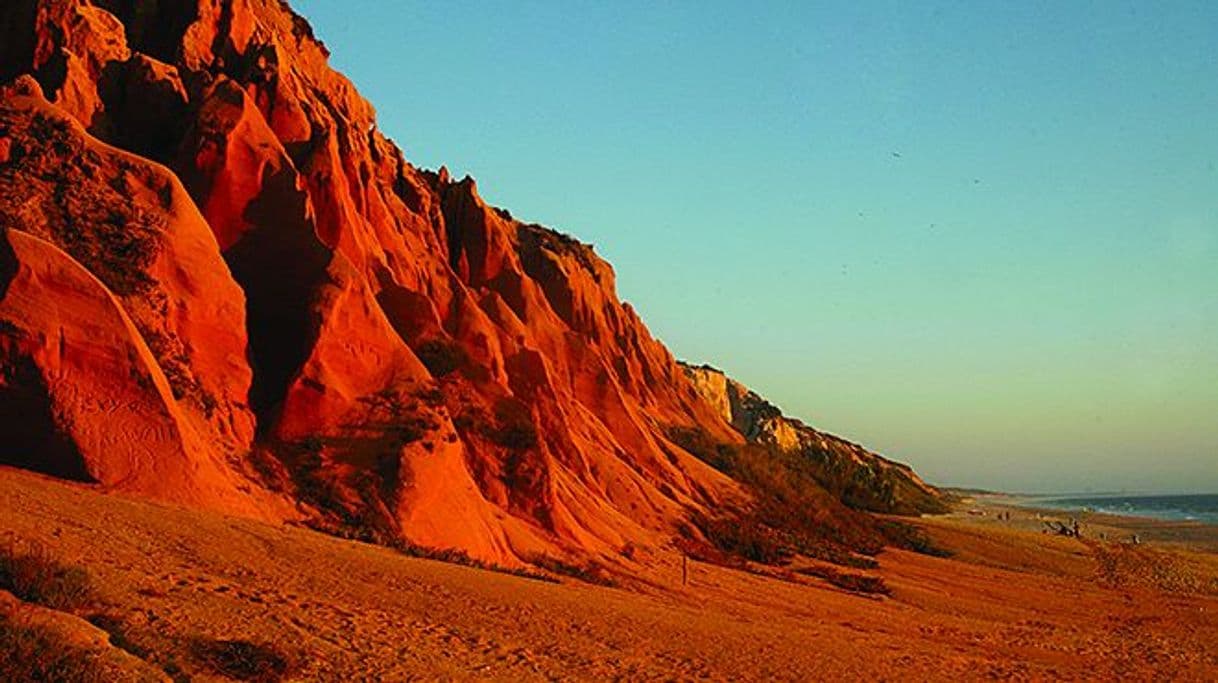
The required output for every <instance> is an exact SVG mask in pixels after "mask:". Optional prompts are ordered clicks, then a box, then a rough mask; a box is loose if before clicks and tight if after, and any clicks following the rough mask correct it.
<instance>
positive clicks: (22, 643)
mask: <svg viewBox="0 0 1218 683" xmlns="http://www.w3.org/2000/svg"><path fill="white" fill-rule="evenodd" d="M107 680H108V679H107V677H106V676H105V674H104V673H103V671H102V669H101V667H99V666H98V663H97V659H96V656H95V655H94V654H92V653H89V652H86V651H84V650H81V649H78V648H76V647H74V646H72V645H71V644H70V643H68V642H67V640H66V639H64V638H63V637H62V636H60V635H58V634H56V633H54V632H52V631H50V630H48V629H45V628H39V627H36V626H31V625H27V624H19V623H16V622H14V621H12V620H11V619H9V618H7V617H5V616H3V615H0V681H70V682H72V683H94V682H95V681H96V682H97V683H102V682H103V681H107Z"/></svg>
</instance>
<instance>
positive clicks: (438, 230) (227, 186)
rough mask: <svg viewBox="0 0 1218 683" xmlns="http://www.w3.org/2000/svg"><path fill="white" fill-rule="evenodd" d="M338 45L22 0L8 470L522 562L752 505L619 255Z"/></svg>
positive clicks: (162, 13) (4, 17)
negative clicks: (421, 139)
mask: <svg viewBox="0 0 1218 683" xmlns="http://www.w3.org/2000/svg"><path fill="white" fill-rule="evenodd" d="M327 57H328V53H327V51H326V49H325V48H324V46H323V45H322V44H321V43H320V42H318V41H317V40H316V39H315V38H314V37H313V35H312V32H311V30H310V28H309V26H308V24H307V23H306V22H305V21H304V20H303V19H301V18H300V17H299V16H297V15H295V14H293V13H292V11H291V10H290V9H289V8H288V7H287V6H286V5H285V4H283V3H281V2H279V1H278V0H231V1H224V2H217V1H216V0H175V1H169V2H166V1H161V2H153V1H151V0H94V1H93V2H90V1H89V0H14V1H13V2H8V3H5V5H4V7H3V8H0V79H3V80H4V81H12V84H11V85H10V86H8V88H7V89H6V91H5V94H4V97H3V102H2V103H0V227H2V228H3V229H4V231H5V232H4V240H3V241H2V244H4V245H7V247H6V248H3V249H0V406H2V407H3V410H2V411H0V414H2V415H3V416H4V418H3V419H0V438H4V439H6V442H7V443H10V444H14V446H13V448H12V449H10V451H9V452H8V453H6V454H5V455H3V460H2V462H6V463H10V464H18V465H22V466H27V467H33V468H36V469H41V470H43V471H48V472H51V473H54V474H59V475H64V476H72V477H75V478H78V479H83V480H86V481H93V482H99V483H100V484H103V485H106V486H110V487H113V488H116V489H121V490H131V491H134V492H137V493H141V494H145V495H152V496H157V497H160V498H163V499H168V500H173V501H178V502H186V503H190V504H198V505H206V506H213V507H221V508H224V509H227V510H233V511H237V512H240V513H243V514H250V515H255V516H261V517H269V518H275V519H301V518H303V519H307V520H311V523H314V524H317V525H320V526H323V527H326V528H329V529H331V530H334V531H337V532H340V533H349V534H358V535H361V536H369V537H372V538H374V539H378V540H387V539H390V540H391V539H402V540H407V541H409V542H412V543H416V544H421V545H426V546H434V547H443V548H457V549H460V550H463V551H465V552H467V553H469V554H470V555H472V556H474V557H476V558H479V559H483V560H487V561H492V562H499V563H505V564H512V563H516V562H519V561H521V560H522V559H524V558H528V557H529V556H532V555H536V554H563V553H566V552H579V553H594V554H599V555H602V556H605V557H612V556H615V555H616V554H617V553H618V551H619V550H621V549H622V548H624V547H626V546H628V545H657V544H660V543H663V542H665V541H666V540H667V539H669V538H670V537H671V536H672V535H673V533H674V532H675V531H676V530H677V529H679V528H685V520H686V519H687V518H688V517H689V515H690V514H691V513H694V512H701V511H705V510H708V509H713V508H715V507H716V506H718V505H719V504H720V503H722V502H724V501H727V500H730V499H739V498H740V497H741V496H742V495H743V492H742V491H741V489H740V488H739V486H737V485H736V484H735V483H734V482H732V481H731V480H729V479H727V478H726V477H725V476H723V475H722V474H720V473H719V472H717V471H715V470H713V469H711V468H710V467H708V466H707V465H706V464H704V463H703V462H701V461H700V460H698V459H697V458H695V457H693V456H692V455H690V454H689V453H688V452H686V451H685V450H683V449H682V448H680V447H678V446H677V445H675V444H674V443H672V442H671V441H670V440H669V439H668V438H667V437H666V436H665V434H666V433H668V432H667V430H668V429H669V428H671V427H673V426H682V427H696V428H697V429H699V430H702V431H704V432H706V433H708V434H710V435H711V436H713V437H714V438H715V439H718V440H721V441H735V442H739V441H741V440H742V439H743V438H744V436H750V431H749V429H741V428H740V425H739V424H736V413H735V412H734V411H735V408H734V407H731V408H730V410H731V411H732V412H731V413H730V415H729V411H726V410H725V409H724V404H723V403H722V400H721V397H720V398H716V399H715V400H714V401H708V400H707V396H709V395H711V394H715V392H709V393H708V392H706V391H702V392H700V391H699V390H698V389H697V388H696V386H695V385H696V384H697V383H696V382H694V381H691V375H690V374H689V373H688V372H687V370H685V369H683V368H682V367H681V366H680V365H678V363H677V362H676V361H675V360H674V358H673V357H672V355H671V354H670V353H669V352H668V350H667V349H666V348H665V347H664V346H663V345H662V344H660V343H659V342H658V341H656V340H655V339H653V338H652V337H651V336H650V334H649V333H648V331H647V328H646V327H645V326H644V325H643V323H642V321H641V320H640V319H639V317H638V316H637V315H636V314H635V312H634V311H633V309H631V307H630V306H629V305H628V304H625V303H622V302H620V301H619V300H618V299H617V296H616V293H615V286H614V274H613V270H612V268H611V267H610V266H609V265H608V264H607V263H605V262H604V261H603V260H601V259H600V258H599V257H598V256H597V255H596V254H595V253H594V252H593V251H592V249H591V248H590V247H589V246H587V245H584V244H581V243H579V242H578V241H576V240H573V239H571V238H569V237H566V236H563V235H560V234H559V233H556V232H554V231H551V230H548V229H546V228H543V227H541V226H537V225H531V224H526V223H522V222H520V221H517V220H515V219H513V218H511V217H510V216H509V215H508V214H507V213H506V212H503V211H500V210H497V209H495V208H493V207H490V206H488V205H486V203H485V202H483V201H482V200H481V198H480V197H479V196H478V192H477V188H476V186H475V184H474V182H473V181H472V180H471V179H468V178H466V179H463V180H460V181H454V180H453V179H452V178H450V177H449V176H448V173H447V172H446V171H445V170H444V169H440V171H439V172H435V173H433V172H428V171H424V170H420V169H417V168H415V167H414V166H412V165H411V164H410V163H409V162H407V161H406V160H405V159H404V158H403V156H402V153H401V152H400V150H399V149H398V148H397V147H395V146H394V145H393V143H392V142H390V141H389V140H388V139H386V138H385V137H384V136H383V135H382V134H381V133H380V132H379V131H378V130H377V127H376V120H375V114H374V111H373V109H372V107H371V105H369V104H368V103H367V102H366V101H364V100H363V99H362V98H361V97H360V96H359V95H358V93H356V91H355V89H354V87H352V85H351V84H350V82H348V81H347V80H346V79H345V78H343V77H342V76H341V75H339V74H337V73H336V72H334V71H333V70H331V69H330V68H329V67H328V66H327V63H326V60H327ZM48 312H54V313H53V315H51V314H48ZM694 379H698V378H697V377H694ZM720 393H721V392H720ZM116 411H117V412H116ZM25 414H30V415H37V420H39V422H37V427H36V428H32V427H31V425H32V424H34V423H31V422H28V421H26V420H24V419H22V418H19V417H16V416H17V415H25ZM116 415H121V416H122V417H121V419H119V418H116V417H115V416H116ZM733 425H735V429H733ZM809 431H810V430H809ZM811 433H812V434H815V432H811ZM145 434H148V435H152V436H150V437H149V438H144V436H143V435H145Z"/></svg>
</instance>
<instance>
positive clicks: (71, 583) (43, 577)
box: [0, 542, 94, 612]
mask: <svg viewBox="0 0 1218 683" xmlns="http://www.w3.org/2000/svg"><path fill="white" fill-rule="evenodd" d="M0 588H3V589H4V590H7V591H9V592H10V593H12V594H13V595H15V596H17V597H18V598H20V599H21V600H24V601H25V602H32V603H34V604H37V605H42V606H44V607H50V608H51V609H57V610H62V611H66V612H71V611H76V610H81V609H84V608H86V607H89V606H90V605H92V604H93V602H94V595H93V589H92V586H91V584H90V579H89V573H88V572H87V571H86V570H85V569H84V568H83V567H77V566H73V565H66V564H62V563H60V562H58V561H56V560H55V559H54V558H52V557H51V556H50V554H49V553H48V552H47V550H46V548H45V547H43V546H41V545H38V544H30V545H29V547H28V548H26V549H24V550H22V549H19V548H18V547H17V544H16V542H9V544H8V545H7V546H6V547H5V548H4V549H3V551H0Z"/></svg>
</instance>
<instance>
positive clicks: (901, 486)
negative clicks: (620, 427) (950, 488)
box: [681, 363, 942, 514]
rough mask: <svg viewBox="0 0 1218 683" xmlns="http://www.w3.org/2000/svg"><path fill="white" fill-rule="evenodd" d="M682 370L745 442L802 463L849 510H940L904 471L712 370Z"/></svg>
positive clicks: (929, 491)
mask: <svg viewBox="0 0 1218 683" xmlns="http://www.w3.org/2000/svg"><path fill="white" fill-rule="evenodd" d="M681 367H682V368H683V369H684V370H685V374H686V376H687V377H688V378H689V380H690V383H692V384H693V385H694V388H695V389H696V390H697V391H698V393H699V394H700V395H702V396H703V397H704V398H705V399H706V401H707V402H708V403H710V404H711V405H713V406H716V407H717V408H718V409H719V411H720V414H721V415H722V416H723V418H724V419H725V420H727V421H728V422H730V423H731V425H732V427H734V428H735V429H736V431H738V432H739V433H740V434H741V435H742V436H743V437H744V438H745V439H747V440H748V441H749V442H751V443H757V444H761V445H764V446H771V447H774V448H777V449H778V450H780V451H782V452H785V453H796V454H798V455H799V456H800V457H802V458H804V459H806V460H807V461H808V463H810V464H811V465H812V466H813V467H814V468H815V471H816V475H817V476H816V478H817V481H818V482H819V483H820V485H821V486H823V487H824V488H825V489H826V490H828V491H829V492H830V493H832V494H833V495H834V496H836V497H837V498H839V499H841V501H842V502H844V503H846V504H847V505H849V506H850V507H853V508H856V509H860V510H868V511H871V512H884V513H899V514H914V513H919V512H935V511H939V510H940V509H942V503H941V501H940V496H939V493H938V491H936V490H935V489H934V488H932V487H931V486H929V485H927V483H926V482H924V481H922V479H921V478H920V477H918V475H917V474H915V473H914V471H913V470H912V469H910V467H909V466H908V465H904V464H901V463H897V462H893V461H891V460H888V459H887V458H885V457H883V456H881V455H878V454H876V453H872V452H871V451H868V450H867V449H865V448H863V447H862V446H860V445H858V444H855V443H851V442H849V441H846V440H845V439H842V438H840V437H836V436H833V435H832V434H826V433H824V432H820V431H817V430H815V429H813V428H812V427H809V426H808V425H806V424H804V423H803V422H801V421H800V420H797V419H794V418H790V417H787V416H785V415H783V414H782V411H781V410H779V409H778V407H776V406H775V405H773V404H772V403H770V402H769V401H766V400H765V399H764V398H762V397H761V396H758V395H757V393H756V392H753V391H750V390H749V388H748V387H746V386H744V385H743V384H741V383H739V382H737V381H736V380H733V379H732V378H730V377H728V376H727V375H725V374H724V373H723V372H722V371H720V370H718V369H716V368H713V367H711V366H709V365H701V366H693V365H688V364H684V363H682V364H681Z"/></svg>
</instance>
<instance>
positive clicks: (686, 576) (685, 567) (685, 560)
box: [681, 553, 689, 586]
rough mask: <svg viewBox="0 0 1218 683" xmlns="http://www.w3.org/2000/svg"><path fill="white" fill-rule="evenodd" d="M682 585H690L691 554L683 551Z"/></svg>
mask: <svg viewBox="0 0 1218 683" xmlns="http://www.w3.org/2000/svg"><path fill="white" fill-rule="evenodd" d="M681 585H682V586H688V585H689V555H686V554H685V553H681Z"/></svg>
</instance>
